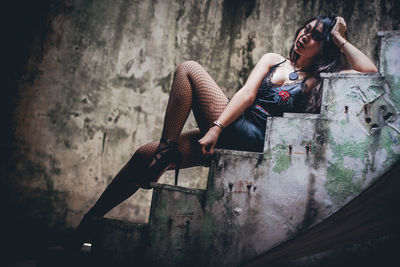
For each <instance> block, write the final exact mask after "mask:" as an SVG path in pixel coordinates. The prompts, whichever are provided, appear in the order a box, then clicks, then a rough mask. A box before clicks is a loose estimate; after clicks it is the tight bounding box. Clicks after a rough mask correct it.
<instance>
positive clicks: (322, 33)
mask: <svg viewBox="0 0 400 267" xmlns="http://www.w3.org/2000/svg"><path fill="white" fill-rule="evenodd" d="M345 32H346V23H345V21H344V19H343V18H342V17H335V16H334V15H331V16H317V17H315V18H312V19H310V20H309V21H307V22H306V23H305V24H304V26H302V27H301V28H299V29H298V30H297V32H296V35H295V38H294V41H293V45H292V48H291V49H290V55H289V58H284V57H283V56H280V55H278V54H274V53H268V54H265V55H264V56H263V57H262V58H261V59H260V60H259V62H258V63H257V65H256V66H255V68H254V70H253V71H252V72H251V74H250V76H249V77H248V80H247V82H246V84H245V85H244V86H243V87H242V88H241V89H240V90H239V91H238V92H237V93H236V94H235V95H234V96H233V98H232V99H231V100H229V99H228V98H227V97H226V96H225V95H224V93H223V92H222V90H221V89H220V88H219V87H218V85H217V84H216V83H215V82H214V80H213V79H212V78H211V77H210V75H209V74H208V73H207V72H206V71H205V70H204V69H203V68H202V67H201V66H200V65H199V64H198V63H196V62H193V61H187V62H183V63H182V64H180V65H179V66H178V67H177V69H176V72H175V76H174V79H173V83H172V88H171V94H170V98H169V102H168V106H167V111H166V114H165V120H164V128H163V131H162V136H161V140H160V141H156V142H152V143H149V144H146V145H144V146H142V147H140V148H139V149H138V150H137V151H136V152H135V154H134V155H133V156H132V158H131V159H130V160H129V162H128V163H127V164H126V165H125V166H124V167H123V168H122V169H121V171H120V172H119V173H118V174H117V175H116V177H115V178H114V180H113V181H112V182H111V184H110V185H109V186H108V187H107V188H106V190H105V191H104V192H103V194H102V195H101V197H100V198H99V199H98V201H97V202H96V203H95V205H94V206H93V207H92V208H91V209H90V211H89V212H88V213H87V214H86V215H85V216H84V218H83V220H82V221H81V223H80V225H79V226H78V228H77V231H76V234H75V236H74V238H73V240H72V243H71V245H72V246H73V247H74V248H76V249H78V248H80V246H81V244H82V243H83V241H87V238H88V237H89V236H90V229H91V227H90V226H91V224H92V223H93V221H94V220H95V218H99V217H103V216H104V215H105V214H106V213H107V212H108V211H109V210H111V209H112V208H113V207H115V206H116V205H118V204H119V203H121V202H122V201H124V200H125V199H127V198H128V197H130V196H131V195H132V194H134V193H135V192H136V191H137V190H138V189H139V188H140V187H141V188H151V182H156V181H157V180H158V178H159V177H160V176H161V174H162V173H163V172H164V171H165V170H167V169H171V168H175V170H176V176H175V177H176V179H175V183H177V177H178V176H177V175H178V171H179V168H188V167H192V166H199V165H203V166H206V165H207V164H208V161H209V160H208V159H209V156H210V155H212V154H213V153H214V148H227V149H236V150H247V151H259V152H261V151H262V149H263V144H264V133H265V124H266V117H267V116H280V115H282V114H283V113H284V112H313V113H316V112H318V111H319V109H320V105H321V79H320V77H319V74H320V73H321V72H337V71H341V70H344V69H345V68H346V64H347V65H350V66H351V68H352V69H353V71H358V72H377V71H378V70H377V68H376V66H375V64H374V63H373V62H372V61H371V60H370V59H369V58H368V57H367V56H366V55H364V54H363V53H362V52H361V51H360V50H358V49H357V48H356V47H355V46H354V45H352V44H351V43H350V42H348V41H347V40H346V35H345ZM191 110H193V112H194V116H195V119H196V121H197V123H198V126H199V129H195V130H192V131H188V132H184V133H181V131H182V128H183V125H184V123H185V121H186V119H187V117H188V115H189V113H190V111H191Z"/></svg>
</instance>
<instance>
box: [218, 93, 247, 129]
mask: <svg viewBox="0 0 400 267" xmlns="http://www.w3.org/2000/svg"><path fill="white" fill-rule="evenodd" d="M253 102H254V97H252V96H251V95H250V94H249V92H247V90H245V89H241V90H239V91H238V92H237V93H236V94H235V95H234V96H233V97H232V99H231V101H229V103H228V105H227V106H226V107H225V109H224V111H223V112H222V113H221V115H220V116H219V118H218V120H219V121H220V122H222V124H223V125H224V127H227V126H228V125H229V124H231V123H232V122H234V121H235V120H236V119H237V118H239V116H240V115H241V114H242V113H243V112H244V111H245V110H246V109H247V108H248V107H250V106H251V104H253ZM215 128H218V127H215ZM219 132H220V131H219Z"/></svg>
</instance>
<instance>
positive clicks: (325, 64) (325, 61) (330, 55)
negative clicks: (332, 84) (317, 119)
mask: <svg viewBox="0 0 400 267" xmlns="http://www.w3.org/2000/svg"><path fill="white" fill-rule="evenodd" d="M335 18H336V16H335V15H334V14H330V15H320V16H316V17H314V18H311V19H309V20H308V21H306V23H304V25H303V26H302V27H300V28H299V29H298V30H297V31H296V35H295V37H294V40H293V45H292V47H291V48H290V52H289V59H290V60H291V61H292V62H296V61H297V60H298V59H299V58H300V55H299V54H297V53H296V52H295V51H294V45H295V42H296V37H297V35H298V34H299V32H300V31H301V30H302V29H303V28H304V27H305V26H306V25H307V24H308V23H310V22H311V21H313V20H316V21H317V22H316V23H315V26H314V27H317V26H318V25H319V24H320V23H322V26H323V27H322V28H323V31H322V33H323V36H324V39H323V41H321V48H322V49H321V53H320V54H318V55H317V56H316V57H315V59H314V62H313V63H312V65H311V67H310V68H309V69H308V71H309V72H311V73H312V74H313V77H314V78H315V80H316V82H317V83H316V86H315V87H314V88H313V89H312V90H311V93H310V94H309V95H308V96H307V108H306V112H312V113H318V112H319V111H320V108H321V98H322V79H321V78H320V73H321V72H337V71H339V70H342V69H344V68H345V65H346V63H345V58H344V57H343V55H342V53H341V51H340V49H339V47H337V46H336V45H335V44H334V42H333V40H332V36H331V31H332V28H333V26H334V24H335Z"/></svg>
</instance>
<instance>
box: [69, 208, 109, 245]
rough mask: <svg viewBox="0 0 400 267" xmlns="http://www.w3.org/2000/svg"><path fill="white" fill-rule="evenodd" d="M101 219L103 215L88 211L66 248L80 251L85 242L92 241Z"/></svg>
mask: <svg viewBox="0 0 400 267" xmlns="http://www.w3.org/2000/svg"><path fill="white" fill-rule="evenodd" d="M101 219H102V218H101V217H98V216H94V215H91V214H89V213H87V214H86V215H85V216H84V217H83V219H82V220H81V222H80V223H79V225H78V227H77V228H76V229H75V231H74V233H73V234H72V236H71V237H70V238H69V240H68V241H67V243H66V245H65V248H67V249H70V250H71V251H73V252H78V251H80V250H81V248H82V246H83V244H84V243H91V242H92V241H93V238H94V234H95V233H96V229H98V224H99V222H100V220H101Z"/></svg>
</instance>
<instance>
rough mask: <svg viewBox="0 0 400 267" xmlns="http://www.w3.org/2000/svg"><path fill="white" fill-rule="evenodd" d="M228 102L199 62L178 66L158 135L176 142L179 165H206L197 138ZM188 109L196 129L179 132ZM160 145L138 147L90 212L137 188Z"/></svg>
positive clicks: (107, 206)
mask: <svg viewBox="0 0 400 267" xmlns="http://www.w3.org/2000/svg"><path fill="white" fill-rule="evenodd" d="M227 104H228V98H227V97H226V96H225V94H224V93H223V92H222V90H221V89H220V88H219V87H218V85H217V84H216V83H215V81H214V80H213V79H212V78H211V76H210V75H209V74H208V73H207V72H206V71H205V70H204V68H203V67H201V66H200V64H198V63H197V62H194V61H185V62H183V63H181V64H180V65H179V66H178V67H177V69H176V72H175V75H174V79H173V82H172V87H171V93H170V98H169V101H168V105H167V111H166V113H165V119H164V127H163V131H162V136H161V138H162V139H164V140H168V139H169V140H172V141H175V142H176V141H177V142H178V143H179V146H178V150H179V151H180V152H181V153H182V155H183V162H182V163H181V166H180V167H181V168H188V167H193V166H201V165H203V166H204V165H207V164H208V160H207V159H206V158H205V157H203V156H202V154H201V151H200V150H199V149H198V144H197V141H198V140H199V139H200V138H201V137H202V136H203V135H204V134H205V133H206V132H207V130H208V128H209V126H210V124H211V123H212V122H213V121H215V120H216V119H218V117H219V115H220V114H221V113H222V111H223V110H224V108H225V106H226V105H227ZM191 109H193V113H194V116H195V119H196V122H197V124H198V126H199V129H194V130H191V131H187V132H184V133H182V134H181V131H182V129H183V126H184V124H185V122H186V119H187V117H188V116H189V113H190V110H191ZM159 145H160V142H159V141H154V142H151V143H148V144H146V145H143V146H141V147H139V148H138V149H137V150H136V152H135V154H134V155H133V156H132V158H131V159H130V160H129V162H128V163H127V164H126V165H125V166H124V167H123V168H122V169H121V170H120V172H119V173H118V174H117V175H116V176H115V178H114V179H113V181H112V182H111V184H110V185H109V186H108V187H107V188H106V190H105V191H104V192H103V194H102V195H101V196H100V198H99V199H98V200H97V202H96V204H95V205H94V206H93V208H92V209H91V210H90V211H89V214H90V215H95V216H104V215H105V214H106V213H107V212H108V211H109V210H111V209H112V208H113V207H115V206H117V205H118V204H119V203H121V202H122V201H124V200H125V199H127V198H128V197H130V196H131V195H132V194H134V193H135V192H136V191H137V190H138V187H137V186H136V185H135V184H134V181H136V180H138V179H139V180H140V179H141V178H142V176H143V175H146V169H147V167H148V164H149V162H150V160H151V158H152V156H153V155H154V153H155V152H156V150H157V147H158V146H159Z"/></svg>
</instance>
